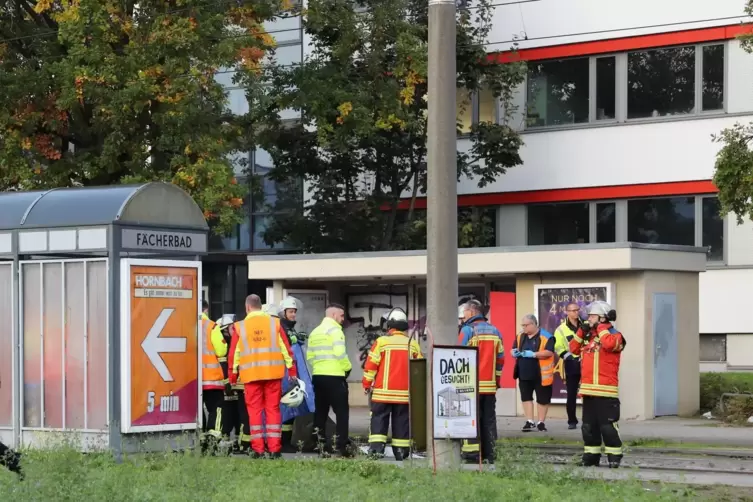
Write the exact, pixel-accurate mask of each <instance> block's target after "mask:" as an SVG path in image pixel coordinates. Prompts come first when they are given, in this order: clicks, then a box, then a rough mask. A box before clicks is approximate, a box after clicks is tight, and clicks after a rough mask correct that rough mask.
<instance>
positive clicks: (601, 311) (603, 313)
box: [587, 301, 612, 317]
mask: <svg viewBox="0 0 753 502" xmlns="http://www.w3.org/2000/svg"><path fill="white" fill-rule="evenodd" d="M610 310H612V307H611V306H610V305H609V304H608V303H607V302H602V301H595V302H593V303H592V304H590V305H589V306H588V310H587V312H588V315H597V316H599V317H608V316H609V311H610Z"/></svg>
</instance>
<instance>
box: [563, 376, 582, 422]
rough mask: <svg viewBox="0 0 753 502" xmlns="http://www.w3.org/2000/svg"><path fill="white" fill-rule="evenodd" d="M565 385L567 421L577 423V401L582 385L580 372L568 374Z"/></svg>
mask: <svg viewBox="0 0 753 502" xmlns="http://www.w3.org/2000/svg"><path fill="white" fill-rule="evenodd" d="M565 386H566V388H567V404H565V408H567V423H568V424H576V425H577V424H578V415H577V414H576V413H575V411H576V410H577V407H576V401H577V400H578V388H579V387H580V373H575V374H569V375H567V380H566V381H565Z"/></svg>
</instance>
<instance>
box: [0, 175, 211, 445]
mask: <svg viewBox="0 0 753 502" xmlns="http://www.w3.org/2000/svg"><path fill="white" fill-rule="evenodd" d="M207 231H208V227H207V223H206V220H205V218H204V215H203V213H202V211H201V209H200V208H199V207H198V206H197V204H196V203H195V202H194V200H193V199H192V198H191V197H190V196H189V195H188V194H187V193H186V192H184V191H183V190H181V189H180V188H178V187H176V186H175V185H172V184H168V183H146V184H141V185H117V186H107V187H94V188H63V189H52V190H48V191H38V192H8V193H4V194H0V315H2V318H3V319H5V320H6V323H7V324H6V326H7V327H8V328H7V329H5V330H2V331H0V381H1V382H2V385H0V438H2V441H3V442H4V443H6V444H9V445H13V446H20V445H23V446H31V447H43V446H47V445H50V444H57V443H59V442H60V441H61V440H64V441H66V442H67V443H68V444H74V445H76V447H78V448H79V449H81V450H92V449H102V448H109V449H112V450H113V451H115V452H116V454H120V453H121V452H123V451H134V450H136V449H138V448H143V445H144V439H145V436H144V434H145V433H149V432H159V433H160V434H155V435H150V436H149V437H150V438H151V439H150V441H151V442H147V443H146V444H147V445H151V446H152V447H158V446H159V447H165V446H166V444H169V443H176V442H179V441H193V436H194V434H191V433H192V432H193V431H194V430H195V429H196V428H197V427H199V426H200V423H201V415H202V413H201V410H202V408H201V404H200V402H201V401H200V400H201V386H200V378H201V373H200V353H199V351H198V346H199V344H200V343H201V340H200V337H201V334H200V333H199V330H198V329H197V327H198V326H197V325H198V317H199V315H200V312H201V308H200V302H201V262H200V261H199V257H200V256H201V255H203V254H205V253H206V251H207ZM186 432H189V434H186ZM183 438H185V439H183Z"/></svg>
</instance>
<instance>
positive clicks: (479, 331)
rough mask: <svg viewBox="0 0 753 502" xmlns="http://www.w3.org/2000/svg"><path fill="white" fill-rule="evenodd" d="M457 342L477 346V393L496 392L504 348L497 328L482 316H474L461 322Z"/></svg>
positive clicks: (503, 359) (503, 360) (500, 375)
mask: <svg viewBox="0 0 753 502" xmlns="http://www.w3.org/2000/svg"><path fill="white" fill-rule="evenodd" d="M458 343H459V344H460V345H465V346H467V347H478V386H479V388H478V391H479V394H496V393H497V382H499V379H500V378H501V377H502V366H503V364H504V362H505V349H504V345H503V343H502V335H500V333H499V330H498V329H497V328H496V327H495V326H494V325H492V324H489V322H488V321H487V320H486V319H485V318H484V317H482V316H475V317H472V318H470V319H468V320H467V321H466V322H465V323H464V324H463V327H462V328H461V330H460V334H459V335H458Z"/></svg>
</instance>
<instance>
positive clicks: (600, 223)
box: [596, 202, 617, 242]
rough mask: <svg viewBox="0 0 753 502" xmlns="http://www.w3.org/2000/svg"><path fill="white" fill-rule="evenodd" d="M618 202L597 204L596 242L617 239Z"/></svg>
mask: <svg viewBox="0 0 753 502" xmlns="http://www.w3.org/2000/svg"><path fill="white" fill-rule="evenodd" d="M616 215H617V204H615V203H614V202H600V203H598V204H596V242H615V241H616V240H617V217H616Z"/></svg>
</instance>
